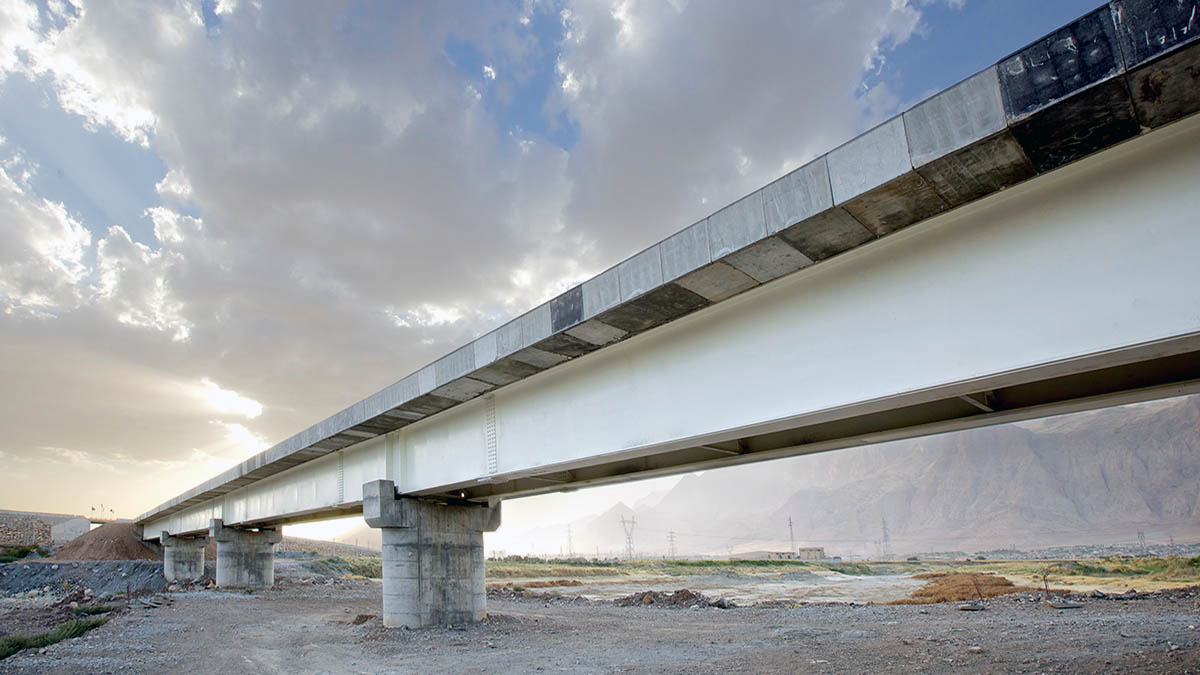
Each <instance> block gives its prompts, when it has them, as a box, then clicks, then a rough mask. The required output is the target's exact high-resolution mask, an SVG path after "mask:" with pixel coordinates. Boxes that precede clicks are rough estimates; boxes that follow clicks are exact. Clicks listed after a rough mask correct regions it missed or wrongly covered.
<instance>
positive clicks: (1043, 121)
mask: <svg viewBox="0 0 1200 675" xmlns="http://www.w3.org/2000/svg"><path fill="white" fill-rule="evenodd" d="M1124 72H1125V64H1124V61H1123V60H1122V59H1121V53H1120V48H1119V47H1118V45H1117V42H1116V29H1115V28H1114V27H1113V19H1112V14H1111V12H1110V10H1109V8H1108V6H1107V5H1106V6H1104V7H1102V8H1100V9H1098V10H1096V11H1094V12H1092V13H1091V14H1088V15H1087V16H1084V17H1083V18H1081V19H1079V20H1078V21H1076V22H1075V23H1073V24H1071V25H1069V26H1064V27H1063V28H1061V29H1059V30H1057V31H1055V32H1054V33H1051V34H1050V35H1048V36H1046V37H1045V38H1042V39H1041V40H1039V41H1037V42H1035V43H1033V44H1032V45H1029V46H1028V47H1026V48H1025V49H1022V50H1021V51H1019V52H1017V53H1016V54H1014V55H1012V56H1011V57H1009V58H1007V59H1005V60H1004V61H1003V62H1001V63H1000V83H1001V89H1002V91H1003V93H1004V105H1005V112H1006V114H1007V116H1008V119H1009V123H1010V124H1009V125H1010V127H1011V128H1012V132H1013V136H1014V137H1015V138H1016V139H1017V141H1018V142H1019V143H1020V144H1021V147H1022V148H1023V149H1024V150H1025V154H1026V155H1028V156H1029V159H1030V160H1031V161H1032V162H1033V165H1034V167H1035V168H1036V169H1037V170H1038V172H1044V171H1049V170H1051V169H1054V168H1056V167H1059V166H1062V165H1063V164H1066V163H1067V162H1072V161H1074V160H1076V159H1079V158H1080V157H1084V156H1086V155H1089V154H1091V153H1093V152H1095V151H1097V150H1100V149H1101V148H1106V147H1108V146H1110V145H1113V144H1114V143H1117V142H1120V141H1122V140H1125V139H1127V138H1131V137H1133V136H1136V135H1137V134H1138V131H1139V130H1140V127H1139V125H1138V122H1137V119H1136V118H1135V117H1134V114H1133V104H1132V102H1131V101H1130V98H1129V89H1128V85H1127V84H1126V82H1125V78H1124V77H1123V74H1124Z"/></svg>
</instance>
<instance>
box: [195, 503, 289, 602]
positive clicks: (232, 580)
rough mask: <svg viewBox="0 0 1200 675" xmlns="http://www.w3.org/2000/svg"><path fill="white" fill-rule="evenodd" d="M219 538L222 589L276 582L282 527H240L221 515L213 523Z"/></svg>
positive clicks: (211, 526) (211, 532)
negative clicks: (223, 520)
mask: <svg viewBox="0 0 1200 675" xmlns="http://www.w3.org/2000/svg"><path fill="white" fill-rule="evenodd" d="M209 536H211V537H212V538H213V539H216V540H217V585H218V586H220V587H222V588H265V587H269V586H272V585H274V584H275V545H276V544H278V543H279V541H280V539H282V536H281V535H280V533H279V531H278V530H267V529H259V530H257V531H256V530H240V529H235V528H232V527H225V524H224V523H223V522H222V521H221V520H220V519H219V518H218V519H213V520H212V521H211V522H210V524H209Z"/></svg>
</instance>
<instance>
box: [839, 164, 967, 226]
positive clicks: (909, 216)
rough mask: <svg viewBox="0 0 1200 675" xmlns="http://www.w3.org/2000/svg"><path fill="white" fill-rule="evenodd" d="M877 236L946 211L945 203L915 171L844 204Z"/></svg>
mask: <svg viewBox="0 0 1200 675" xmlns="http://www.w3.org/2000/svg"><path fill="white" fill-rule="evenodd" d="M842 208H844V209H846V212H847V213H849V214H850V215H852V216H854V218H855V220H857V221H858V222H860V223H862V224H863V225H866V226H867V228H868V229H870V230H871V232H873V233H874V234H875V235H876V236H878V237H882V236H883V235H885V234H888V233H890V232H894V231H896V230H899V229H901V228H904V227H908V226H909V225H912V224H913V223H916V222H919V221H922V220H925V219H926V218H931V217H933V216H936V215H937V214H939V213H941V212H942V211H945V210H946V202H944V201H942V198H941V197H940V196H939V195H938V193H937V191H936V190H934V189H933V188H932V187H930V185H929V183H927V182H925V179H924V178H922V177H921V176H920V175H919V174H917V173H916V172H909V173H906V174H904V175H903V176H901V177H899V178H897V179H895V180H893V181H891V182H888V183H886V184H884V185H881V186H879V187H877V188H875V189H874V190H871V191H869V192H866V193H865V194H861V195H859V196H857V197H855V198H853V199H851V200H850V201H848V202H846V203H845V204H842Z"/></svg>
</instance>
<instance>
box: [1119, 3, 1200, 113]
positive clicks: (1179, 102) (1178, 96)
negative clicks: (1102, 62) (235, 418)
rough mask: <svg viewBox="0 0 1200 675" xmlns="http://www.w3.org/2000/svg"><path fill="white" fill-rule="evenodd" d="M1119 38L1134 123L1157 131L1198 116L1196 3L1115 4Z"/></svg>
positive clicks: (1199, 23) (1199, 9) (1199, 14)
mask: <svg viewBox="0 0 1200 675" xmlns="http://www.w3.org/2000/svg"><path fill="white" fill-rule="evenodd" d="M1112 8H1113V20H1114V21H1115V22H1116V29H1117V38H1118V40H1119V41H1120V44H1121V52H1122V53H1123V54H1124V57H1125V67H1126V68H1127V69H1128V71H1129V74H1128V79H1129V89H1130V93H1131V95H1132V96H1133V105H1134V108H1135V109H1136V110H1137V116H1138V120H1139V121H1140V122H1141V123H1142V124H1143V125H1145V126H1147V127H1150V128H1155V127H1160V126H1162V125H1164V124H1168V123H1170V122H1174V121H1175V120H1177V119H1180V118H1182V117H1184V116H1185V115H1190V114H1192V113H1194V112H1196V111H1198V110H1200V53H1197V51H1196V50H1195V49H1183V48H1184V47H1186V46H1188V45H1191V44H1194V43H1196V41H1197V40H1200V2H1198V1H1197V0H1187V1H1186V2H1184V1H1180V0H1116V1H1115V2H1113V3H1112Z"/></svg>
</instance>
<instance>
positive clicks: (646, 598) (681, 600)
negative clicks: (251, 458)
mask: <svg viewBox="0 0 1200 675" xmlns="http://www.w3.org/2000/svg"><path fill="white" fill-rule="evenodd" d="M613 604H615V605H616V606H618V607H636V606H638V605H642V606H646V607H668V608H673V609H687V608H688V607H718V608H720V609H730V608H732V607H737V605H735V604H733V603H732V602H729V601H728V600H726V599H725V598H717V599H716V600H713V599H711V598H708V597H707V596H705V595H703V594H701V593H697V592H696V591H693V590H689V589H687V588H681V589H679V590H677V591H674V592H671V593H663V592H661V591H642V592H641V593H634V594H633V595H627V596H625V597H623V598H617V599H616V600H613Z"/></svg>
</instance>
